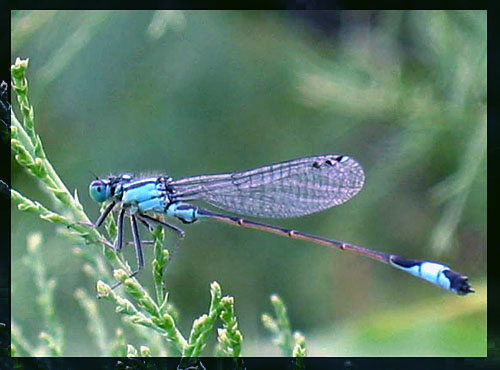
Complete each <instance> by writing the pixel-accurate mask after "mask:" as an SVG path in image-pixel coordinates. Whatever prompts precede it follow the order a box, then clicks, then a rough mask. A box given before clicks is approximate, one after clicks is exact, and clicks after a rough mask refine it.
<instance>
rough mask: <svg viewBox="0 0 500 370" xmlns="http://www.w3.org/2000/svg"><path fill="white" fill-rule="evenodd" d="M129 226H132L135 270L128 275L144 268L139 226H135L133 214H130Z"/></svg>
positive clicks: (135, 221)
mask: <svg viewBox="0 0 500 370" xmlns="http://www.w3.org/2000/svg"><path fill="white" fill-rule="evenodd" d="M130 227H131V228H132V237H133V238H134V244H135V254H136V257H137V270H135V271H134V272H133V273H132V274H131V275H130V277H132V276H134V275H135V274H137V273H138V272H139V271H140V270H142V269H143V268H144V254H143V253H142V246H141V238H140V236H139V228H138V227H137V220H136V218H135V216H134V215H131V216H130Z"/></svg>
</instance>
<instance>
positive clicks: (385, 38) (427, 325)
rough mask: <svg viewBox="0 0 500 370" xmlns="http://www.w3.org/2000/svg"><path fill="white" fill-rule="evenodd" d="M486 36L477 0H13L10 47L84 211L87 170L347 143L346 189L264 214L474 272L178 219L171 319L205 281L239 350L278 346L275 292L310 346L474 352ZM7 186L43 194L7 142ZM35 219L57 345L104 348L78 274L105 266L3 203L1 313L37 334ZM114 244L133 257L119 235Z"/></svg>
mask: <svg viewBox="0 0 500 370" xmlns="http://www.w3.org/2000/svg"><path fill="white" fill-rule="evenodd" d="M486 40H487V37H486V12H485V11H457V12H443V11H409V12H399V11H387V12H291V11H290V12H285V11H282V12H281V11H279V12H258V11H255V12H254V11H252V12H233V11H224V12H222V11H215V12H205V11H161V12H154V11H37V12H32V11H19V12H17V11H16V12H13V13H12V62H14V60H15V58H16V57H21V58H30V67H29V70H28V78H29V84H30V91H29V92H30V99H31V103H32V104H33V105H34V107H35V120H36V124H37V130H38V133H39V135H40V136H41V138H42V141H43V142H44V147H45V150H46V152H47V155H48V156H49V159H50V160H51V162H52V164H53V165H54V167H55V169H56V170H57V171H58V173H59V175H60V176H61V178H62V179H63V181H64V182H65V184H66V185H67V186H68V188H69V189H70V190H72V189H77V190H78V193H79V195H80V199H81V201H82V203H83V204H84V206H85V207H86V209H87V213H88V214H89V215H91V217H93V218H94V219H96V218H97V216H98V206H97V205H96V204H94V203H93V202H92V201H91V199H90V198H89V196H88V184H89V182H90V181H91V180H92V178H93V176H92V174H91V171H92V172H95V173H96V174H98V175H100V176H106V175H109V174H111V173H113V174H117V173H120V172H125V171H128V172H134V173H144V174H151V173H155V174H158V173H161V174H168V175H171V176H173V177H184V176H190V175H196V174H203V173H217V172H227V171H236V170H244V169H247V168H251V167H254V166H260V165H265V164H269V163H272V162H276V161H283V160H288V159H293V158H296V157H300V156H306V155H313V154H324V153H336V154H349V155H351V156H353V157H354V158H356V159H357V160H358V161H359V162H360V163H361V164H362V165H363V167H364V169H365V172H366V183H365V187H364V189H363V190H362V191H361V192H360V194H359V195H358V196H357V197H356V198H354V199H352V200H351V201H349V202H348V203H346V204H344V205H341V206H339V207H336V208H334V209H330V210H327V211H325V212H322V213H319V214H315V215H310V216H306V217H302V218H299V219H290V220H278V221H274V223H275V224H277V225H281V226H286V227H293V228H297V229H299V230H301V231H305V232H309V233H314V234H318V235H322V236H325V237H331V238H335V239H339V240H345V241H348V242H351V243H355V244H357V245H361V246H365V247H368V248H373V249H379V250H382V251H386V252H393V253H397V254H401V255H403V256H405V257H408V258H425V259H431V260H438V261H441V262H444V263H447V264H449V265H450V266H451V267H452V268H454V269H455V270H457V271H460V272H462V273H464V274H466V275H468V276H469V277H470V280H471V283H472V285H473V287H474V288H475V289H476V293H475V294H473V295H469V296H466V297H457V296H454V295H452V294H450V293H447V292H446V291H442V290H440V289H438V288H435V287H434V286H432V285H430V284H428V283H426V282H424V281H421V280H419V279H416V278H414V277H411V276H409V275H407V274H405V273H402V272H400V271H397V270H395V269H392V268H390V267H388V266H384V265H382V264H379V263H376V262H373V261H371V260H368V259H366V258H362V257H358V256H355V255H349V254H348V253H340V252H338V251H334V250H331V249H329V248H325V247H322V246H318V245H314V244H308V243H305V242H302V241H298V240H290V239H286V238H281V237H278V236H275V235H271V234H267V233H262V232H257V231H252V230H244V229H239V228H235V227H231V226H228V225H225V224H217V223H213V222H199V223H197V224H194V225H181V226H182V227H183V228H184V229H185V231H186V232H187V236H186V238H185V240H184V241H182V243H179V245H178V246H177V248H174V257H173V260H172V262H171V263H170V264H169V266H168V267H167V272H166V284H167V289H168V291H169V292H170V293H169V294H170V296H169V297H170V298H169V299H170V301H171V302H173V303H174V304H175V306H176V308H177V309H178V310H179V312H180V314H181V319H180V321H179V327H180V329H181V330H182V331H183V333H184V334H185V335H187V331H188V329H189V328H190V325H191V323H192V320H193V319H194V318H196V317H197V316H199V315H200V314H202V313H203V312H206V310H207V308H208V304H209V290H208V288H209V284H210V282H212V281H214V280H216V281H218V282H219V283H220V284H221V286H222V290H223V293H224V294H229V295H232V296H234V297H235V304H236V315H237V317H238V319H239V323H240V329H241V331H242V333H243V335H244V343H243V352H242V354H243V355H245V356H268V355H269V356H275V355H280V352H279V350H278V348H277V347H276V346H274V345H273V344H272V342H271V338H270V336H269V333H268V332H267V331H266V330H265V329H264V328H263V326H262V324H261V322H260V316H261V314H262V313H263V312H265V311H268V312H269V311H271V305H270V302H269V296H270V295H271V294H273V293H276V294H278V295H280V296H281V297H282V298H283V300H284V301H285V303H286V304H287V307H288V312H289V315H290V319H291V323H292V327H293V329H294V330H300V331H301V332H302V333H303V334H304V335H305V336H306V339H307V346H308V351H309V355H311V356H485V355H486V349H487V348H486V347H487V345H486V243H487V237H486V235H487V228H486V201H487V196H486V98H487V96H486V56H487V55H486ZM15 108H17V107H15ZM12 186H13V188H15V189H17V190H19V191H21V192H22V193H24V194H25V195H27V196H28V197H30V198H32V199H37V200H41V201H42V202H43V201H47V197H46V196H45V195H44V194H42V193H41V191H40V189H39V187H38V185H37V183H36V182H35V181H34V180H32V179H31V178H30V177H29V176H28V175H27V174H26V173H25V172H24V171H23V170H22V169H21V168H20V167H19V166H18V165H17V163H16V162H15V161H12ZM48 205H50V203H49V204H48ZM38 230H39V231H41V232H42V233H43V236H44V239H45V245H44V253H45V255H44V258H45V260H44V262H45V263H46V265H47V268H48V269H49V272H50V276H52V277H54V278H55V279H56V280H57V288H56V307H55V311H56V314H57V316H58V317H59V319H60V320H61V323H62V324H63V327H64V333H65V351H64V354H65V355H67V356H92V355H99V352H98V347H97V345H96V343H94V341H93V337H92V335H91V334H90V333H89V331H88V329H87V325H88V321H87V319H86V317H85V314H84V312H83V310H82V308H81V307H80V305H79V304H78V302H77V300H76V299H75V296H74V292H75V290H76V289H77V288H80V287H83V288H84V289H86V290H87V291H88V292H90V293H89V294H90V295H92V296H93V295H94V293H95V283H96V281H97V280H98V279H100V278H101V277H100V276H95V277H94V278H93V279H89V278H88V277H87V275H85V274H84V273H83V271H82V266H83V261H82V260H81V259H79V258H78V257H76V256H75V255H74V254H73V253H72V249H73V247H75V246H76V245H72V244H71V243H69V242H68V240H67V239H65V238H63V237H61V236H60V235H58V233H56V228H55V227H54V225H52V224H48V223H46V222H43V221H42V220H40V219H39V218H37V217H36V216H34V215H31V214H21V213H20V212H19V211H17V209H15V207H13V208H12V315H13V319H14V320H15V322H16V323H17V324H18V325H19V326H20V327H21V328H22V330H23V333H24V334H25V336H26V337H27V338H28V339H32V340H33V341H36V338H37V336H38V333H39V332H40V331H41V330H42V329H43V328H42V327H40V320H39V315H40V314H39V311H38V306H37V305H36V294H35V291H36V289H35V286H34V281H33V278H32V273H31V272H30V269H29V268H28V267H26V265H25V264H24V263H23V256H24V255H25V254H26V235H27V233H28V232H31V231H38ZM143 233H144V234H145V232H144V231H143ZM173 241H174V239H173V237H169V238H168V240H167V243H169V245H171V244H173ZM83 248H95V247H83ZM124 253H125V255H126V256H127V258H128V260H129V261H130V263H131V265H132V266H135V263H136V262H135V255H134V251H133V248H127V249H126V250H125V252H124ZM146 260H147V261H148V267H147V268H146V269H145V271H143V272H142V273H141V274H140V275H139V280H140V281H141V283H142V284H144V285H145V286H147V287H149V288H150V289H151V290H153V288H152V282H151V280H152V279H151V267H150V264H149V263H150V262H151V260H152V254H151V250H149V249H147V250H146ZM97 305H98V309H99V311H100V312H101V314H102V315H103V316H104V317H105V323H106V330H107V332H108V335H109V336H110V337H111V336H112V335H114V331H115V330H116V328H117V327H123V325H122V323H121V321H120V318H119V317H118V315H117V314H115V313H114V307H113V305H112V303H111V302H109V301H97ZM125 333H126V336H127V340H128V342H129V343H132V344H134V345H135V346H136V347H138V346H140V345H141V344H142V343H141V341H140V339H139V338H137V337H135V334H134V332H132V331H130V330H129V329H127V328H126V327H125ZM210 353H211V352H210V348H209V349H208V351H207V352H205V354H206V355H210Z"/></svg>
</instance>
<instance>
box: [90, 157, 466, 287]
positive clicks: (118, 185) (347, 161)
mask: <svg viewBox="0 0 500 370" xmlns="http://www.w3.org/2000/svg"><path fill="white" fill-rule="evenodd" d="M364 180H365V175H364V172H363V168H362V167H361V165H360V164H359V163H358V162H357V161H356V160H354V159H353V158H351V157H349V156H346V155H332V154H329V155H319V156H310V157H304V158H298V159H294V160H291V161H286V162H281V163H275V164H271V165H269V166H264V167H258V168H255V169H251V170H247V171H242V172H232V173H223V174H215V175H202V176H194V177H187V178H183V179H179V180H174V179H173V178H171V177H169V176H156V177H146V178H134V176H132V175H130V174H123V175H119V176H112V177H109V178H106V179H96V180H94V181H92V182H91V184H90V196H91V197H92V199H94V200H95V201H97V202H100V203H102V202H109V205H108V206H107V207H106V209H105V210H104V211H103V212H102V214H101V215H100V216H99V218H98V220H97V221H96V223H95V226H96V227H99V226H100V225H102V223H103V222H104V220H105V218H106V217H107V216H108V214H109V213H110V212H111V211H112V210H113V209H114V208H115V207H118V208H119V211H118V219H117V226H118V234H117V239H116V241H115V244H114V245H112V246H110V247H111V248H113V249H114V250H115V251H120V250H121V249H122V247H123V224H124V218H125V216H128V217H129V218H130V223H131V229H132V236H133V239H134V244H135V248H136V254H137V264H138V266H137V270H136V271H134V272H133V273H132V275H131V276H133V275H135V274H136V273H137V272H138V271H139V270H141V269H142V268H143V267H144V257H143V252H142V246H141V239H140V237H139V229H138V225H137V220H139V221H140V222H142V223H143V224H144V225H146V226H147V227H148V228H149V229H151V228H152V225H154V224H156V225H161V226H163V227H164V228H166V229H168V230H170V231H173V232H175V233H176V234H177V235H179V236H180V237H183V236H184V231H183V230H182V229H180V228H179V227H177V226H175V225H172V224H170V223H168V222H166V221H165V220H164V219H160V218H159V217H160V216H163V215H166V216H172V217H175V218H177V219H178V220H180V221H182V222H183V223H186V224H190V223H193V222H195V221H197V220H201V219H212V220H216V221H222V222H225V223H228V224H231V225H235V226H241V227H246V228H251V229H257V230H262V231H268V232H271V233H274V234H278V235H282V236H287V237H291V238H296V239H302V240H307V241H310V242H313V243H317V244H322V245H326V246H329V247H333V248H337V249H340V250H343V251H349V252H353V253H357V254H361V255H363V256H366V257H370V258H372V259H374V260H377V261H380V262H384V263H386V264H389V265H391V266H394V267H396V268H398V269H401V270H403V271H406V272H408V273H410V274H412V275H414V276H417V277H419V278H422V279H424V280H427V281H429V282H431V283H433V284H435V285H437V286H439V287H441V288H444V289H446V290H448V291H451V292H454V293H457V294H459V295H465V294H467V293H471V292H474V290H473V289H472V288H471V286H470V285H469V283H468V278H467V277H466V276H463V275H462V274H460V273H458V272H455V271H453V270H451V269H450V268H449V267H448V266H445V265H443V264H441V263H438V262H433V261H426V260H409V259H406V258H403V257H400V256H398V255H395V254H390V253H384V252H379V251H375V250H371V249H367V248H362V247H359V246H356V245H353V244H349V243H345V242H342V241H337V240H333V239H327V238H323V237H320V236H316V235H312V234H307V233H303V232H300V231H297V230H291V229H286V228H282V227H278V226H273V225H269V224H264V223H260V222H256V221H251V220H247V219H244V218H241V217H238V216H232V215H226V214H222V213H218V212H214V211H210V210H207V209H204V208H201V207H198V206H194V205H191V204H189V203H188V202H191V201H205V202H207V203H209V204H211V205H213V206H216V207H218V208H221V209H224V210H227V211H230V212H234V213H236V214H241V215H247V216H254V217H263V218H289V217H299V216H303V215H307V214H311V213H314V212H319V211H322V210H325V209H327V208H330V207H333V206H336V205H339V204H342V203H344V202H346V201H347V200H349V199H351V198H352V197H354V196H355V195H356V194H357V193H358V192H359V191H360V190H361V188H362V187H363V184H364Z"/></svg>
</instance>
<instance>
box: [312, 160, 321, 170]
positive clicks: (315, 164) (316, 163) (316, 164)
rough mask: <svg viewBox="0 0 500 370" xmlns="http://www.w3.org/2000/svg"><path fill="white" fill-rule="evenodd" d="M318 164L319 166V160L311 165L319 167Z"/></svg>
mask: <svg viewBox="0 0 500 370" xmlns="http://www.w3.org/2000/svg"><path fill="white" fill-rule="evenodd" d="M320 166H321V165H320V164H319V162H317V161H316V162H314V163H313V167H314V168H319V167H320Z"/></svg>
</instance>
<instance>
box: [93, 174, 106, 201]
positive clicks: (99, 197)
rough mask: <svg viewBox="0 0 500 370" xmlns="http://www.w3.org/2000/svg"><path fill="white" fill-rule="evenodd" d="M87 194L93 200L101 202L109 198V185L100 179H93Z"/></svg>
mask: <svg viewBox="0 0 500 370" xmlns="http://www.w3.org/2000/svg"><path fill="white" fill-rule="evenodd" d="M89 194H90V197H91V198H92V199H93V200H95V201H96V202H99V203H102V202H104V201H105V200H107V199H108V198H109V185H108V184H105V183H104V182H103V181H102V180H94V181H92V182H91V183H90V186H89Z"/></svg>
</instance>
